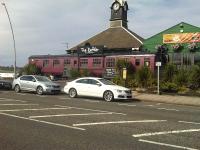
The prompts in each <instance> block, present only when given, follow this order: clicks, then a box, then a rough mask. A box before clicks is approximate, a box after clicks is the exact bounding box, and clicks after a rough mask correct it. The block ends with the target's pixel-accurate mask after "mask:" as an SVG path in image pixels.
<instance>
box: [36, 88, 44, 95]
mask: <svg viewBox="0 0 200 150" xmlns="http://www.w3.org/2000/svg"><path fill="white" fill-rule="evenodd" d="M36 92H37V94H38V95H42V94H43V88H42V87H41V86H38V87H37V89H36Z"/></svg>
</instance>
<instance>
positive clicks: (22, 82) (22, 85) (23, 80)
mask: <svg viewBox="0 0 200 150" xmlns="http://www.w3.org/2000/svg"><path fill="white" fill-rule="evenodd" d="M27 81H28V76H22V77H21V78H20V79H19V84H20V88H21V89H22V90H27Z"/></svg>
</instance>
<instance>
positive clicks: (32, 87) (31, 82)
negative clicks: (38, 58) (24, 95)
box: [12, 75, 61, 95]
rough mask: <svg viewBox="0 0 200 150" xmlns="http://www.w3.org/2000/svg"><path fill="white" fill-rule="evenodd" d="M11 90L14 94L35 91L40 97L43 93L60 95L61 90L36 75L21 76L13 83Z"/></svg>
mask: <svg viewBox="0 0 200 150" xmlns="http://www.w3.org/2000/svg"><path fill="white" fill-rule="evenodd" d="M12 88H13V89H14V90H15V92H17V93H18V92H20V91H21V90H24V91H35V92H36V93H37V94H39V95H42V94H44V93H60V91H61V88H60V85H59V84H57V83H54V82H52V81H51V80H50V79H49V78H47V77H45V76H37V75H23V76H21V77H18V78H17V79H15V80H14V81H13V85H12Z"/></svg>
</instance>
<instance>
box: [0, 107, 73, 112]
mask: <svg viewBox="0 0 200 150" xmlns="http://www.w3.org/2000/svg"><path fill="white" fill-rule="evenodd" d="M62 109H71V108H70V107H66V108H38V109H10V110H0V112H15V111H38V110H62Z"/></svg>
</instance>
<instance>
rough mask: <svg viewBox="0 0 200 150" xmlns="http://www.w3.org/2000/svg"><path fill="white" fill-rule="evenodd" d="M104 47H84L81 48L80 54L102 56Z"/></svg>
mask: <svg viewBox="0 0 200 150" xmlns="http://www.w3.org/2000/svg"><path fill="white" fill-rule="evenodd" d="M103 48H104V47H103V46H84V47H79V50H78V53H79V54H81V55H92V54H102V53H103Z"/></svg>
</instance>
